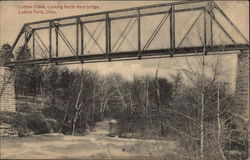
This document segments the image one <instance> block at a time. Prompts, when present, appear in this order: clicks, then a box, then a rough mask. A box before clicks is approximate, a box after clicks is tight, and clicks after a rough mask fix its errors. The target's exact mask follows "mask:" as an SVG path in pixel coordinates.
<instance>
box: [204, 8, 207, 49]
mask: <svg viewBox="0 0 250 160" xmlns="http://www.w3.org/2000/svg"><path fill="white" fill-rule="evenodd" d="M203 13H204V45H205V46H206V45H207V17H206V16H207V14H206V9H204V10H203Z"/></svg>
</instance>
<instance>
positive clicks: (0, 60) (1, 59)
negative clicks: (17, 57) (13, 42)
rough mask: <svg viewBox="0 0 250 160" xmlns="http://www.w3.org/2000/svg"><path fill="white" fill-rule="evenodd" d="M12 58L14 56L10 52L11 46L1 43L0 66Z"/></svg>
mask: <svg viewBox="0 0 250 160" xmlns="http://www.w3.org/2000/svg"><path fill="white" fill-rule="evenodd" d="M12 58H14V55H13V54H12V52H11V46H10V45H9V44H8V43H6V44H3V45H2V48H1V50H0V66H4V65H5V63H6V62H7V61H10V60H11V59H12Z"/></svg>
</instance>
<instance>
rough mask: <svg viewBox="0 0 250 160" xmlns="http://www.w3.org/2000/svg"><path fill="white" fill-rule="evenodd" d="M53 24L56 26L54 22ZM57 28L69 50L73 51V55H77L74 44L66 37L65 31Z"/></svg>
mask: <svg viewBox="0 0 250 160" xmlns="http://www.w3.org/2000/svg"><path fill="white" fill-rule="evenodd" d="M52 25H53V26H55V24H54V23H52ZM55 30H56V31H57V32H58V33H59V36H60V37H61V38H62V40H63V41H64V43H65V44H66V45H67V47H68V48H69V50H70V51H71V53H72V54H73V55H76V54H77V53H76V51H75V49H74V48H73V46H72V45H71V44H70V42H69V41H68V39H67V38H66V36H65V35H64V34H63V32H62V31H61V30H60V28H59V27H55Z"/></svg>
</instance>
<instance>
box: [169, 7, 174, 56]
mask: <svg viewBox="0 0 250 160" xmlns="http://www.w3.org/2000/svg"><path fill="white" fill-rule="evenodd" d="M170 14H171V15H170V47H171V50H172V52H171V54H170V56H171V57H173V53H174V50H175V8H174V5H173V6H172V7H171V11H170Z"/></svg>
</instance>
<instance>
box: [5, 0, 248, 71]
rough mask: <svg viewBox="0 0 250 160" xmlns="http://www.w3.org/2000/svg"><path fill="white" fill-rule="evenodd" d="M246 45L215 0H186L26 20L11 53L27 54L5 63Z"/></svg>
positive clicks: (171, 53)
mask: <svg viewBox="0 0 250 160" xmlns="http://www.w3.org/2000/svg"><path fill="white" fill-rule="evenodd" d="M239 16H240V15H239ZM246 49H249V41H248V39H247V38H245V36H244V35H243V34H242V33H241V32H240V31H239V29H238V28H237V27H236V26H235V25H234V23H233V22H232V21H231V20H230V19H229V18H228V17H227V15H226V14H225V13H224V12H223V11H222V10H221V9H220V8H219V6H218V5H217V4H216V3H215V2H214V1H189V2H175V3H165V4H156V5H149V6H142V7H136V8H126V9H119V10H112V11H105V12H98V13H90V14H83V15H77V16H70V17H62V18H56V19H49V20H42V21H37V22H31V23H26V24H24V25H23V27H22V29H21V30H20V32H19V34H18V36H17V38H16V40H15V41H14V44H13V46H12V51H13V53H16V52H18V51H19V52H20V50H23V52H22V54H24V57H26V58H23V59H20V58H18V57H16V60H14V61H11V62H8V63H7V66H13V65H17V64H20V65H23V64H31V65H36V64H50V63H55V64H68V63H93V62H104V61H118V60H131V59H143V58H158V57H175V56H188V55H199V54H202V53H205V54H207V55H209V54H214V53H215V52H223V53H224V52H226V51H229V52H232V51H238V50H246ZM204 51H205V52H204ZM27 53H30V56H28V55H26V54H27Z"/></svg>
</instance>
